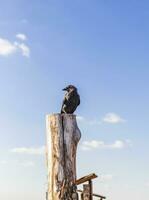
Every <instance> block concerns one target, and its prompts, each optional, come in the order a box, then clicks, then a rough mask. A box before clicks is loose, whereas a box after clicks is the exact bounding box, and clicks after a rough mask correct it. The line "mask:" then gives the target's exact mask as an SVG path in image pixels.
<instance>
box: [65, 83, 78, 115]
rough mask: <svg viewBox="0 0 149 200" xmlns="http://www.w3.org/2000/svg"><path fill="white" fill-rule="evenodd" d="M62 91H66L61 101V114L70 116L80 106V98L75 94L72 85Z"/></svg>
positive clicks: (75, 89) (75, 91)
mask: <svg viewBox="0 0 149 200" xmlns="http://www.w3.org/2000/svg"><path fill="white" fill-rule="evenodd" d="M63 90H64V91H66V94H65V97H64V100H63V104H62V109H61V113H62V114H63V113H67V114H72V113H73V112H74V111H75V110H76V108H77V106H78V105H79V104H80V96H79V94H78V92H77V88H76V87H75V86H73V85H68V86H67V87H66V88H64V89H63Z"/></svg>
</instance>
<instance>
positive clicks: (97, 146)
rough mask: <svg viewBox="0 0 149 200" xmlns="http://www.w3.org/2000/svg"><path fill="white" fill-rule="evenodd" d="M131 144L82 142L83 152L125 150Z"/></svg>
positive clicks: (118, 141) (97, 141) (96, 141)
mask: <svg viewBox="0 0 149 200" xmlns="http://www.w3.org/2000/svg"><path fill="white" fill-rule="evenodd" d="M127 146H130V144H129V143H128V142H127V141H122V140H116V141H115V142H114V143H111V144H106V143H105V142H104V141H100V140H91V141H84V142H82V145H81V149H82V150H84V151H85V150H93V149H123V148H125V147H127Z"/></svg>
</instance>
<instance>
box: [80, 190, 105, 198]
mask: <svg viewBox="0 0 149 200" xmlns="http://www.w3.org/2000/svg"><path fill="white" fill-rule="evenodd" d="M77 192H81V193H82V192H83V191H82V190H77ZM92 195H93V196H94V197H99V198H101V199H106V197H105V196H102V195H99V194H95V193H93V194H92Z"/></svg>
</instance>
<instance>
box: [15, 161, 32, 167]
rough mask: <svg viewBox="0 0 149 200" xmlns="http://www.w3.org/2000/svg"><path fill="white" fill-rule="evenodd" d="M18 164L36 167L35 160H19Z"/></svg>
mask: <svg viewBox="0 0 149 200" xmlns="http://www.w3.org/2000/svg"><path fill="white" fill-rule="evenodd" d="M18 164H20V165H22V166H23V167H34V165H35V164H34V162H33V161H23V162H19V163H18Z"/></svg>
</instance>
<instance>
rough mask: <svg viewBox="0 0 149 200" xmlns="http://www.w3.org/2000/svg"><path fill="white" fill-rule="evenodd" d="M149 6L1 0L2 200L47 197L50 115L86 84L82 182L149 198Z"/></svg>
mask: <svg viewBox="0 0 149 200" xmlns="http://www.w3.org/2000/svg"><path fill="white" fill-rule="evenodd" d="M148 10H149V3H148V1H146V0H142V1H138V0H129V1H128V0H125V1H118V0H115V1H110V0H95V1H89V0H82V1H79V0H76V1H68V0H64V1H58V0H54V1H52V0H51V1H50V0H44V1H38V0H32V1H27V0H13V1H9V0H5V1H4V0H1V1H0V93H1V98H0V132H1V139H0V177H1V178H0V185H1V187H0V199H2V200H10V198H11V199H12V200H26V199H28V200H42V199H44V195H45V188H46V167H45V157H44V154H43V146H44V145H45V142H46V139H45V116H46V114H48V113H57V112H59V111H60V107H61V102H62V98H63V95H64V94H63V92H62V91H61V89H62V88H63V87H65V86H66V85H67V84H70V83H72V84H74V85H76V86H77V87H78V91H79V93H80V96H81V105H80V106H79V108H78V109H77V111H76V114H77V116H78V124H79V127H80V129H81V132H82V139H81V141H80V145H79V148H78V158H77V171H78V178H79V177H81V176H83V175H86V174H88V173H92V172H96V173H97V174H98V175H99V178H98V179H97V180H96V181H95V188H94V189H95V191H96V192H97V193H100V194H103V195H106V196H107V197H108V199H109V200H119V199H121V200H124V199H128V200H132V199H136V200H140V199H143V200H148V199H149V192H148V191H149V172H148V168H149V159H148V156H147V155H148V154H149V147H148V140H149V135H148V132H149V126H148V118H149V109H148V102H149V93H148V85H149V78H148V77H149V59H148V52H149V39H148V35H149V23H148V19H149V11H148Z"/></svg>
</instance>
